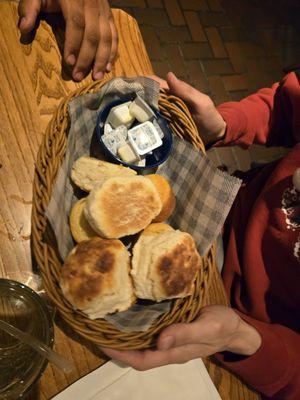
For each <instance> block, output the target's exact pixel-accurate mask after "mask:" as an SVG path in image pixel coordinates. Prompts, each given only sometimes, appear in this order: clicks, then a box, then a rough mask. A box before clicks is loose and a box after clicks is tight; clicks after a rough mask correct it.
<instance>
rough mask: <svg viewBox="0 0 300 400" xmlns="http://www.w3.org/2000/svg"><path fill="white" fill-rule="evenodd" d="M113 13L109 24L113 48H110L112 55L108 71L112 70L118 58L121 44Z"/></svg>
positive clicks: (107, 67)
mask: <svg viewBox="0 0 300 400" xmlns="http://www.w3.org/2000/svg"><path fill="white" fill-rule="evenodd" d="M110 14H111V17H110V19H109V26H110V31H111V49H110V55H109V59H108V64H107V65H106V71H107V72H110V71H111V70H112V66H113V64H114V62H115V60H116V58H117V54H118V45H119V36H118V31H117V28H116V25H115V21H114V17H113V15H112V13H110Z"/></svg>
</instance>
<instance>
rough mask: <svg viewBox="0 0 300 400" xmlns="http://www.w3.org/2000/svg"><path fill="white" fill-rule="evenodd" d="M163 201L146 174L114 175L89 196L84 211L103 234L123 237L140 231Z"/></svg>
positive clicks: (95, 228) (110, 236)
mask: <svg viewBox="0 0 300 400" xmlns="http://www.w3.org/2000/svg"><path fill="white" fill-rule="evenodd" d="M161 207H162V203H161V200H160V197H159V194H158V192H157V190H156V188H155V186H154V185H153V183H152V182H151V181H150V179H146V178H144V177H143V176H133V177H121V178H111V179H108V180H106V181H105V182H104V183H103V184H102V185H101V186H98V187H97V188H95V189H93V190H92V191H91V192H90V194H89V196H88V197H87V202H86V205H85V208H84V214H85V217H86V219H87V220H88V222H89V224H90V225H91V227H92V228H93V229H94V231H95V232H97V233H98V234H99V235H100V236H102V237H106V238H121V237H124V236H128V235H133V234H135V233H138V232H140V231H141V230H143V229H144V228H145V227H146V226H148V225H149V224H150V223H151V221H152V220H153V219H154V218H155V217H156V216H157V215H158V214H159V213H160V211H161Z"/></svg>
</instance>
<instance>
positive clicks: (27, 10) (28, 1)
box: [18, 0, 41, 34]
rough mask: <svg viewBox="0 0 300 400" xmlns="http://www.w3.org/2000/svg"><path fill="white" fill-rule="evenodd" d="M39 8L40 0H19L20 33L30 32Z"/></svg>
mask: <svg viewBox="0 0 300 400" xmlns="http://www.w3.org/2000/svg"><path fill="white" fill-rule="evenodd" d="M40 10H41V0H20V3H19V7H18V13H19V29H20V31H21V33H23V34H24V33H25V34H26V33H30V32H31V31H32V30H33V29H34V26H35V23H36V19H37V16H38V14H39V12H40Z"/></svg>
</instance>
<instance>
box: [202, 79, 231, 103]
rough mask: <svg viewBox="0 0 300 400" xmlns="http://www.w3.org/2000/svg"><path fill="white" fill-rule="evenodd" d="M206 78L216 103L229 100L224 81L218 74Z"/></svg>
mask: <svg viewBox="0 0 300 400" xmlns="http://www.w3.org/2000/svg"><path fill="white" fill-rule="evenodd" d="M207 79H208V83H209V86H210V91H211V93H212V97H213V100H214V102H215V104H216V105H218V104H221V103H224V102H225V101H229V100H230V96H229V95H228V92H227V91H226V89H225V86H224V83H223V81H222V79H221V77H220V76H219V75H214V76H209V77H208V78H207Z"/></svg>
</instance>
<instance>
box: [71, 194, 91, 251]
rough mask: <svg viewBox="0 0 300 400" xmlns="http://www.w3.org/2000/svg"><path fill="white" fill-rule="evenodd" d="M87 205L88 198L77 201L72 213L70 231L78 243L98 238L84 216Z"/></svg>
mask: <svg viewBox="0 0 300 400" xmlns="http://www.w3.org/2000/svg"><path fill="white" fill-rule="evenodd" d="M85 203H86V198H83V199H81V200H79V201H77V202H76V203H75V204H74V206H73V208H72V210H71V213H70V229H71V233H72V236H73V238H74V240H75V242H77V243H79V242H82V241H83V240H87V239H90V238H91V237H93V236H98V235H97V233H95V231H94V230H93V229H92V228H91V226H90V225H89V223H88V222H87V220H86V218H85V216H84V212H83V209H84V206H85Z"/></svg>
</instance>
